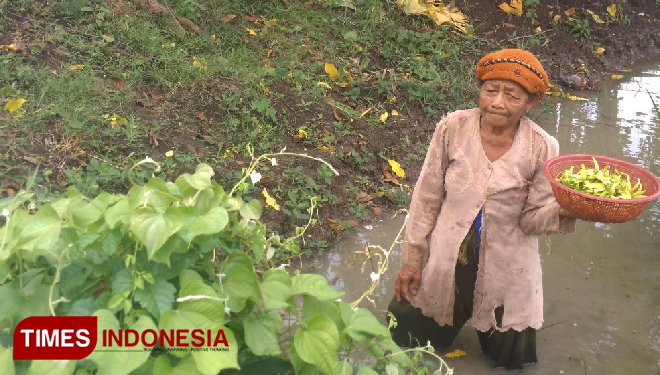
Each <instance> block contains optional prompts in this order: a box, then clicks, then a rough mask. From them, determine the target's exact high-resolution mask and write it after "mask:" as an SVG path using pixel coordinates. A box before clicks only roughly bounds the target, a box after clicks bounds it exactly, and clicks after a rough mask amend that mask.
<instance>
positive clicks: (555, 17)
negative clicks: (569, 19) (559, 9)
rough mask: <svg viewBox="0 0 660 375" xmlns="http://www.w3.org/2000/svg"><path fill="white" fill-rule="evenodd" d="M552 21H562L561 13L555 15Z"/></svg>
mask: <svg viewBox="0 0 660 375" xmlns="http://www.w3.org/2000/svg"><path fill="white" fill-rule="evenodd" d="M552 21H554V23H557V22H559V21H561V15H559V14H557V15H555V16H554V18H552Z"/></svg>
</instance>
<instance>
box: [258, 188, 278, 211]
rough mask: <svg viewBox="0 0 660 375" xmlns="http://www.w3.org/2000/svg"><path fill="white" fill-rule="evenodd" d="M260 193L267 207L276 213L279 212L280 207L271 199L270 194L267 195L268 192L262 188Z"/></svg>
mask: <svg viewBox="0 0 660 375" xmlns="http://www.w3.org/2000/svg"><path fill="white" fill-rule="evenodd" d="M261 193H262V194H263V195H264V198H266V205H267V206H270V207H272V208H273V209H274V210H276V211H279V210H280V205H279V204H277V201H276V200H275V198H273V197H271V196H270V194H268V190H266V188H264V190H263V191H262V192H261Z"/></svg>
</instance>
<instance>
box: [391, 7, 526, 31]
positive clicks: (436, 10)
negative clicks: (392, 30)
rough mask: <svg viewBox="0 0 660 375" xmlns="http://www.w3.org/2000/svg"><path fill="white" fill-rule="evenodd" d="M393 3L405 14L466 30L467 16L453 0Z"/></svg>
mask: <svg viewBox="0 0 660 375" xmlns="http://www.w3.org/2000/svg"><path fill="white" fill-rule="evenodd" d="M514 1H522V0H514ZM436 4H438V3H436ZM395 5H396V6H397V7H398V8H401V9H402V10H403V12H404V13H405V14H421V15H425V16H428V17H430V18H431V19H432V20H433V22H435V24H436V25H442V24H447V25H448V26H451V27H453V28H455V29H457V30H459V31H461V32H463V33H464V32H466V31H467V25H468V21H467V16H466V15H465V14H463V13H461V11H460V10H458V8H457V7H456V6H455V5H454V3H453V2H452V3H450V4H448V5H444V4H443V3H442V2H440V3H439V4H438V5H435V4H434V2H433V1H430V2H429V1H426V0H397V2H396V3H395Z"/></svg>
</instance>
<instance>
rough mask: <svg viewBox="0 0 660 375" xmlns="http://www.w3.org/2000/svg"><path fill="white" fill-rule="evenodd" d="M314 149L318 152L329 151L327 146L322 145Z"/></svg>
mask: <svg viewBox="0 0 660 375" xmlns="http://www.w3.org/2000/svg"><path fill="white" fill-rule="evenodd" d="M316 148H317V149H318V150H323V151H328V150H329V148H328V146H323V145H320V146H316Z"/></svg>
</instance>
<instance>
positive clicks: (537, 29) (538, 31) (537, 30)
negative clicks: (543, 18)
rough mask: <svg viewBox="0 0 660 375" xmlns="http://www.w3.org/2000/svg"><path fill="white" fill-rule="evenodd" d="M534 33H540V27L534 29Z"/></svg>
mask: <svg viewBox="0 0 660 375" xmlns="http://www.w3.org/2000/svg"><path fill="white" fill-rule="evenodd" d="M534 31H536V32H537V33H540V32H541V31H543V30H541V26H536V29H534Z"/></svg>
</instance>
